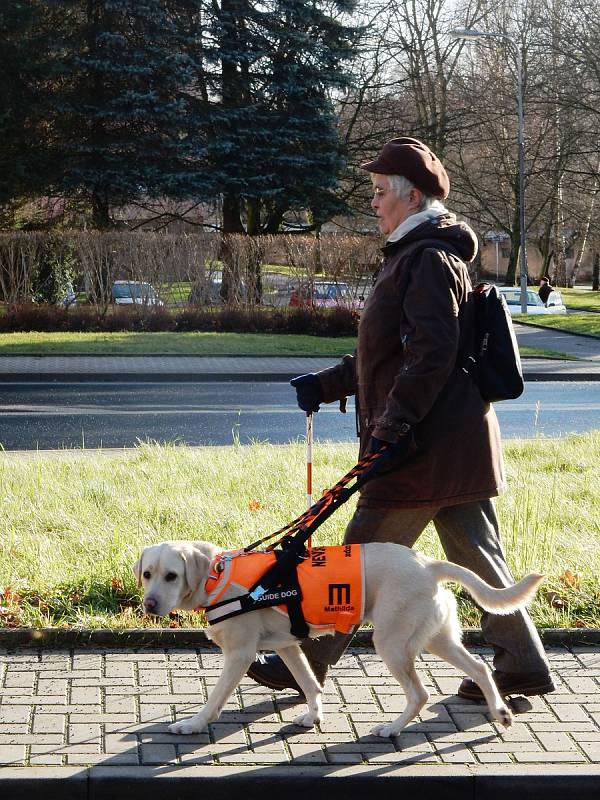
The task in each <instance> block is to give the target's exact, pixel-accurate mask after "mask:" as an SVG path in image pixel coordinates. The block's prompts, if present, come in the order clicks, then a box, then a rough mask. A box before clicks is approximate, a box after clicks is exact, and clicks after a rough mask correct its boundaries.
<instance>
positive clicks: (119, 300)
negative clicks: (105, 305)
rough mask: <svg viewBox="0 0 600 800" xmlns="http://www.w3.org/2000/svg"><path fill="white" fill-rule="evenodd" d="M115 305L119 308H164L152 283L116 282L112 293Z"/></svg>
mask: <svg viewBox="0 0 600 800" xmlns="http://www.w3.org/2000/svg"><path fill="white" fill-rule="evenodd" d="M111 295H112V299H113V303H116V305H118V306H131V305H140V306H162V305H164V303H163V301H162V300H161V299H160V297H159V296H158V294H157V293H156V289H155V288H154V286H152V284H151V283H145V282H143V281H115V282H114V283H113V285H112V291H111Z"/></svg>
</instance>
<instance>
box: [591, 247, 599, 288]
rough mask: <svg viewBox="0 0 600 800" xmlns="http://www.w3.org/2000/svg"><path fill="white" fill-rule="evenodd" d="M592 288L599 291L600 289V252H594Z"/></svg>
mask: <svg viewBox="0 0 600 800" xmlns="http://www.w3.org/2000/svg"><path fill="white" fill-rule="evenodd" d="M592 290H593V291H594V292H597V291H598V290H600V253H598V252H596V253H595V254H594V274H593V277H592Z"/></svg>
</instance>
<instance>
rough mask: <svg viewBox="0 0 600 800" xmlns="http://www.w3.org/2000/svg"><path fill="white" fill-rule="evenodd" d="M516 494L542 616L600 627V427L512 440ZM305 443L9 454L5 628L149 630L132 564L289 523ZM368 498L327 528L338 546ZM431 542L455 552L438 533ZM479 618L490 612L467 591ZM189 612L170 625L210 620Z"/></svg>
mask: <svg viewBox="0 0 600 800" xmlns="http://www.w3.org/2000/svg"><path fill="white" fill-rule="evenodd" d="M506 455H507V470H508V475H509V484H510V491H509V492H508V493H507V494H506V495H505V496H504V497H502V498H501V499H500V500H499V503H498V507H499V514H500V519H501V524H502V529H503V535H504V543H505V548H506V551H507V553H508V558H509V562H510V565H511V568H512V570H513V572H514V574H515V576H517V577H520V576H522V575H523V574H524V573H525V572H527V571H530V570H533V569H535V570H539V571H541V572H543V573H544V574H545V575H546V576H547V580H546V583H545V584H544V586H543V589H542V591H541V592H540V594H539V597H538V599H537V600H536V602H535V604H534V606H533V607H532V613H533V615H534V619H535V621H536V623H537V624H538V625H539V626H542V627H544V626H550V627H554V626H556V627H569V626H580V627H583V626H593V627H598V626H600V582H599V580H600V579H599V575H600V527H599V523H598V520H599V519H600V472H599V470H598V463H599V461H600V431H596V432H593V433H589V434H585V435H581V436H574V437H570V438H566V439H560V440H555V439H542V438H540V439H537V440H533V441H511V442H509V443H508V444H507V446H506ZM355 457H356V449H355V447H354V446H353V445H334V444H329V445H326V444H323V445H319V447H318V448H316V449H315V465H314V469H315V488H314V491H315V496H318V494H319V493H320V492H321V491H322V490H323V489H325V488H327V487H329V486H331V485H332V484H333V483H334V482H335V481H336V480H337V479H338V478H339V477H340V476H341V475H342V474H344V473H345V472H346V471H347V470H348V469H349V468H350V467H351V466H352V465H353V464H354V461H355ZM304 474H305V467H304V446H303V443H302V442H300V441H299V442H298V443H296V444H291V445H270V444H261V443H256V444H253V445H249V446H239V445H232V446H230V447H214V448H209V447H202V448H188V447H185V446H176V445H172V446H159V445H153V444H145V445H141V446H139V447H138V448H136V449H134V450H131V451H123V453H117V454H116V455H115V454H108V453H102V452H97V451H87V452H86V451H68V452H65V453H64V454H63V453H60V454H44V453H37V454H36V453H33V454H31V455H30V456H28V457H20V456H16V455H11V454H10V453H4V454H0V480H1V485H2V500H3V502H2V507H1V512H0V514H1V521H0V587H3V588H2V589H0V626H19V625H34V626H48V625H54V626H61V625H62V626H84V627H87V626H91V627H107V626H117V627H138V626H140V625H150V624H151V623H149V622H148V621H147V620H145V619H144V618H143V617H142V616H140V614H139V612H138V610H137V606H138V603H139V591H138V589H137V587H136V585H135V581H134V577H133V574H132V572H131V565H132V564H133V562H134V561H135V559H136V558H137V556H138V554H139V551H140V549H141V548H142V547H143V546H144V545H146V544H149V543H153V542H157V541H161V540H164V539H210V540H212V541H215V542H216V543H218V544H220V545H223V546H226V547H230V548H232V547H238V546H240V545H242V544H247V543H249V542H251V541H254V540H255V539H258V538H260V537H261V536H264V535H266V534H267V533H270V532H273V531H275V530H277V529H278V528H279V527H281V525H283V524H285V523H286V522H288V521H290V520H291V519H293V518H294V517H295V516H297V515H298V514H299V513H301V512H302V511H303V510H304V508H303V507H304V500H305V491H304ZM354 505H355V500H354V498H353V499H352V500H350V501H349V502H348V503H347V504H346V505H344V506H343V507H342V508H341V509H340V510H339V511H338V512H336V514H335V515H334V516H333V517H332V518H331V519H330V520H328V521H327V522H326V523H325V524H324V525H323V527H322V528H320V529H319V532H318V535H317V536H316V539H315V543H316V544H333V543H337V542H339V541H340V540H341V537H342V532H343V530H344V527H345V525H346V523H347V522H348V520H349V518H350V515H351V513H352V509H353V507H354ZM419 548H420V549H421V550H423V551H425V552H426V553H428V554H430V555H432V556H435V557H441V551H440V547H439V544H438V542H437V538H436V536H435V533H434V532H433V530H427V531H426V532H425V533H424V535H423V536H422V537H421V539H420V541H419ZM460 608H461V614H462V618H463V622H464V623H465V624H476V623H477V612H476V611H475V609H474V607H473V606H472V605H471V604H470V603H468V602H467V601H466V600H463V599H462V598H461V600H460ZM200 623H201V618H200V617H199V616H198V615H182V616H180V617H178V618H177V619H175V620H171V621H169V620H166V621H165V622H163V624H170V625H172V626H173V625H175V626H176V625H178V624H183V625H189V624H194V625H197V624H200Z"/></svg>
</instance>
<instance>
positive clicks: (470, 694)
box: [458, 669, 556, 701]
mask: <svg viewBox="0 0 600 800" xmlns="http://www.w3.org/2000/svg"><path fill="white" fill-rule="evenodd" d="M492 678H493V679H494V683H495V684H496V686H497V687H498V691H499V692H500V694H501V695H502V697H508V696H509V695H516V694H521V695H525V697H532V696H533V695H537V694H549V693H550V692H554V691H555V689H556V686H555V685H554V681H553V680H552V676H551V675H550V674H549V673H548V672H501V671H500V670H499V669H497V670H494V672H492ZM458 696H459V697H464V698H465V699H467V700H479V701H485V697H484V696H483V692H482V691H481V689H480V688H479V686H478V685H477V684H476V683H475V681H472V680H471V678H465V679H464V680H463V682H462V683H461V685H460V686H459V687H458Z"/></svg>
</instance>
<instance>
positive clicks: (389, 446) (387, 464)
mask: <svg viewBox="0 0 600 800" xmlns="http://www.w3.org/2000/svg"><path fill="white" fill-rule="evenodd" d="M412 444H413V437H412V434H411V432H410V431H408V432H407V433H405V434H403V435H402V436H401V437H400V439H399V441H397V442H385V441H384V440H383V439H378V438H377V437H376V436H371V441H370V442H369V453H379V452H381V453H382V454H383V453H385V456H383V455H382V458H381V464H377V466H376V468H375V471H376V472H378V473H379V474H380V475H385V474H386V473H388V472H393V471H394V470H395V469H397V468H398V467H399V466H400V465H401V464H402V462H403V461H405V459H406V457H407V456H408V454H409V453H410V452H411V449H412ZM376 463H377V462H376Z"/></svg>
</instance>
